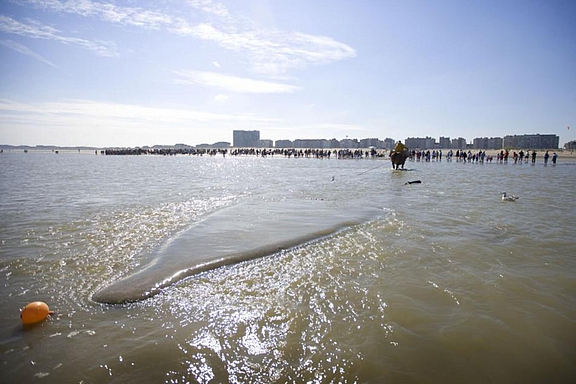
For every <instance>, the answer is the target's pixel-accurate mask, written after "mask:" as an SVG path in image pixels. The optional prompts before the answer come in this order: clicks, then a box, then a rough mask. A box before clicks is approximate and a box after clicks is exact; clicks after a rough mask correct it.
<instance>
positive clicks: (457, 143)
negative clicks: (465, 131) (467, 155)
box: [451, 137, 466, 149]
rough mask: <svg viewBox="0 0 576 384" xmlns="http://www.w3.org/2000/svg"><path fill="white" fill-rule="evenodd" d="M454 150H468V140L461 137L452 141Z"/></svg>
mask: <svg viewBox="0 0 576 384" xmlns="http://www.w3.org/2000/svg"><path fill="white" fill-rule="evenodd" d="M451 147H452V149H466V139H465V138H463V137H459V138H457V139H452V145H451Z"/></svg>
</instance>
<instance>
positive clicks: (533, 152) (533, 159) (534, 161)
mask: <svg viewBox="0 0 576 384" xmlns="http://www.w3.org/2000/svg"><path fill="white" fill-rule="evenodd" d="M532 164H536V151H532Z"/></svg>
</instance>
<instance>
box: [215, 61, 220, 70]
mask: <svg viewBox="0 0 576 384" xmlns="http://www.w3.org/2000/svg"><path fill="white" fill-rule="evenodd" d="M214 66H215V67H216V68H218V69H220V63H219V62H217V61H215V62H214Z"/></svg>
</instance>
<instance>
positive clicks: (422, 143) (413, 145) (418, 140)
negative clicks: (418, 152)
mask: <svg viewBox="0 0 576 384" xmlns="http://www.w3.org/2000/svg"><path fill="white" fill-rule="evenodd" d="M404 145H406V146H407V147H408V148H410V149H426V139H425V138H423V137H409V138H407V139H406V140H404Z"/></svg>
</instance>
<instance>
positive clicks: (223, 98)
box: [214, 94, 228, 102]
mask: <svg viewBox="0 0 576 384" xmlns="http://www.w3.org/2000/svg"><path fill="white" fill-rule="evenodd" d="M226 100H228V95H223V94H219V95H216V96H215V97H214V101H218V102H224V101H226Z"/></svg>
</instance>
